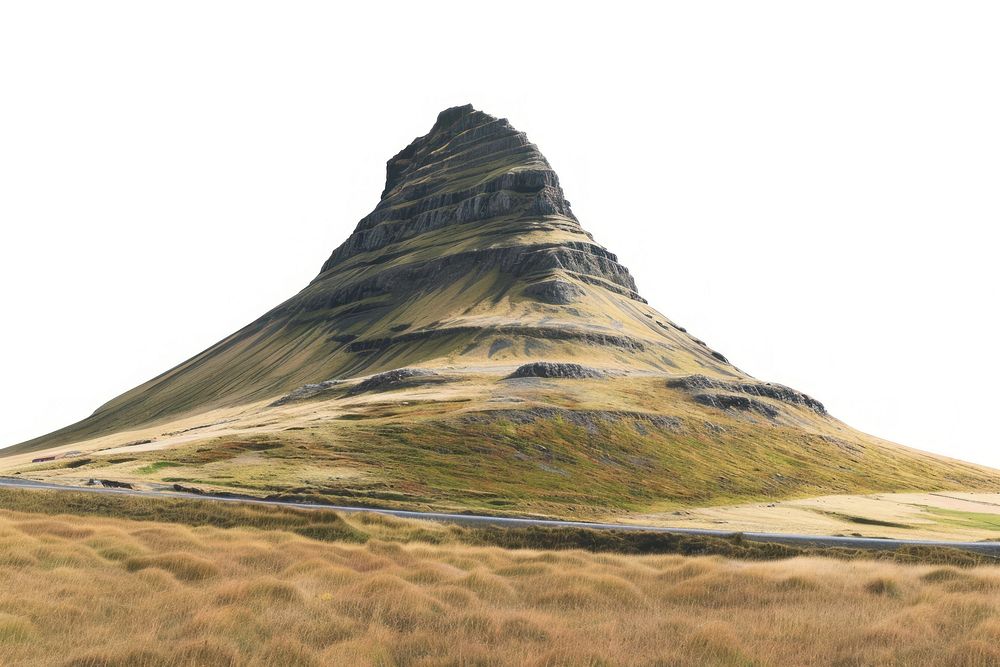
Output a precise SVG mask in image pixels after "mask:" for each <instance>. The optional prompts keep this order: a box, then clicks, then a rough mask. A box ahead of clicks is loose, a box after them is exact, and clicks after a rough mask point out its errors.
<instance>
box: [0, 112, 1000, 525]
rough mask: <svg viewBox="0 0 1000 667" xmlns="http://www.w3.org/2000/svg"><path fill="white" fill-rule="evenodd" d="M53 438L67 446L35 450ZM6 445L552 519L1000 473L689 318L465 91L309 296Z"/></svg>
mask: <svg viewBox="0 0 1000 667" xmlns="http://www.w3.org/2000/svg"><path fill="white" fill-rule="evenodd" d="M136 443H139V444H136ZM38 450H52V451H53V452H55V453H54V454H53V455H52V457H35V458H46V460H45V461H36V462H35V464H33V465H28V466H27V467H24V464H25V462H27V463H29V464H30V463H31V460H30V459H31V456H30V454H29V453H30V452H36V451H38ZM68 452H73V456H77V455H79V454H81V453H82V454H83V455H86V456H87V458H86V459H85V460H84V459H77V460H76V461H74V462H73V465H70V464H69V463H66V462H64V461H62V460H61V458H60V457H66V456H69V455H70V454H69V453H68ZM3 454H4V455H5V456H6V459H0V468H3V467H4V461H7V462H8V463H9V465H7V466H6V467H7V469H8V470H16V471H17V472H19V473H22V474H25V475H29V476H30V475H34V476H36V477H38V478H44V479H54V480H59V481H64V482H74V481H78V480H85V479H95V478H100V479H109V480H116V479H117V480H128V482H127V483H137V484H140V485H141V483H142V482H143V481H145V483H149V484H156V483H162V484H164V485H167V486H166V488H173V487H172V485H178V484H180V485H182V486H183V487H184V488H200V489H203V490H204V491H205V492H220V493H221V492H226V493H230V492H232V489H233V488H237V489H238V490H239V491H240V492H249V493H260V494H267V495H279V496H295V497H318V498H322V499H335V500H338V502H346V501H345V499H348V500H349V499H355V500H357V499H361V500H362V501H366V502H372V501H374V500H377V501H378V502H380V503H385V502H400V503H402V504H407V503H410V504H412V503H423V504H425V505H428V506H435V507H444V506H446V507H450V508H452V509H461V508H468V507H479V508H484V507H485V508H487V509H491V510H494V511H500V510H505V509H510V510H511V511H515V510H516V511H528V510H531V511H537V512H541V513H548V514H552V515H566V514H568V513H576V514H587V515H594V514H595V513H597V512H599V511H601V510H600V508H608V507H612V508H615V509H616V511H623V510H625V509H628V508H633V509H634V508H638V507H644V506H647V505H650V504H655V503H658V502H670V503H680V504H684V503H692V502H708V501H711V500H724V501H727V502H728V501H732V500H733V499H740V498H761V497H767V498H770V497H780V496H787V495H792V494H802V493H806V492H817V493H836V492H843V491H850V490H870V491H881V490H886V489H896V488H899V489H903V488H946V487H949V485H951V486H955V485H967V484H969V483H972V481H974V482H975V483H976V484H979V485H980V486H982V485H990V484H994V483H996V482H997V480H996V478H995V477H994V473H992V472H986V471H983V469H981V468H976V467H975V466H967V465H965V464H960V463H957V462H950V461H946V460H944V459H939V458H937V457H932V456H930V455H926V454H922V453H919V452H913V451H911V450H906V449H903V448H900V447H898V446H895V445H892V444H891V443H885V442H882V441H879V440H877V439H874V438H871V437H870V436H866V435H864V434H861V433H858V432H856V431H854V430H852V429H850V428H849V427H847V426H845V425H844V424H842V423H840V422H838V421H837V420H835V419H833V418H832V417H830V416H829V415H828V414H827V413H826V410H825V408H824V407H823V405H822V404H821V403H820V402H819V401H816V400H815V399H813V398H811V397H809V396H806V395H805V394H803V393H801V392H799V391H796V390H794V389H790V388H788V387H784V386H782V385H777V384H772V383H766V382H760V381H758V380H756V379H754V378H752V377H750V376H748V375H747V374H745V373H743V372H742V371H740V370H739V369H738V368H736V367H735V366H733V365H732V364H730V363H729V361H728V360H727V359H726V357H725V356H723V355H722V354H721V353H719V352H717V351H715V350H712V349H711V348H709V347H708V345H706V343H704V342H703V341H701V340H700V339H698V338H695V337H694V336H692V335H691V334H689V333H688V332H687V330H686V329H684V328H683V327H680V326H678V325H676V324H674V323H673V322H671V321H670V320H669V319H668V318H667V317H665V316H664V315H662V314H661V313H659V312H658V311H656V310H655V309H654V308H652V307H651V306H650V305H649V303H648V302H647V301H646V300H645V299H644V298H642V297H641V296H640V295H639V291H638V288H637V287H636V284H635V281H634V280H633V278H632V276H631V275H630V274H629V271H628V269H626V268H625V267H624V266H623V265H622V264H621V263H620V262H619V261H618V258H617V257H616V256H615V255H614V254H613V253H611V252H610V251H608V250H607V249H605V248H604V247H603V246H601V245H600V244H599V243H597V241H595V239H594V238H593V237H592V236H591V235H590V234H589V233H587V232H586V231H585V230H584V229H583V228H582V227H581V225H580V222H579V221H578V220H577V218H576V216H575V215H574V214H573V211H572V208H571V206H570V203H569V201H568V200H567V199H566V196H565V194H564V192H563V189H562V186H561V184H560V181H559V178H558V176H557V175H556V173H555V171H554V170H553V169H552V167H551V165H550V164H549V162H548V161H547V160H546V159H545V157H544V156H543V155H542V153H541V152H540V151H539V150H538V148H537V147H536V146H535V145H534V144H532V143H531V142H530V141H529V140H528V138H527V137H526V136H525V134H524V133H523V132H519V131H517V130H516V129H514V128H513V127H512V126H511V124H510V123H509V122H508V121H507V120H506V119H502V118H495V117H493V116H491V115H489V114H486V113H483V112H481V111H477V110H475V109H473V108H472V107H471V106H469V105H466V106H460V107H454V108H451V109H447V110H445V111H443V112H441V113H440V115H439V116H438V118H437V120H436V122H435V123H434V125H433V126H432V127H431V129H430V131H429V132H428V133H427V134H425V135H423V136H421V137H418V138H416V139H414V140H413V142H412V143H410V145H409V146H407V147H406V148H404V149H403V150H401V151H400V152H399V153H397V154H396V155H395V156H394V157H392V158H391V159H390V160H389V161H388V163H387V164H386V182H385V188H384V190H383V192H382V195H381V199H380V201H379V202H378V204H377V205H376V206H375V208H374V210H372V212H371V213H369V214H368V215H366V216H365V217H364V218H362V219H361V221H360V222H358V223H357V225H356V227H355V229H354V231H353V233H351V235H350V236H349V237H348V238H347V240H346V241H345V242H344V243H343V244H341V245H340V247H338V248H336V249H335V250H334V251H333V252H332V253H331V255H330V257H329V259H328V260H327V261H326V262H325V263H324V264H323V266H322V267H321V268H320V271H319V274H318V275H317V276H316V278H315V279H314V280H312V282H310V283H309V285H307V286H306V287H305V288H304V289H303V290H302V291H301V292H299V293H298V294H296V295H294V296H292V297H291V298H290V299H288V300H287V301H285V302H284V303H281V304H279V305H278V306H276V307H275V308H274V309H272V310H271V311H269V312H267V313H265V314H264V315H263V316H261V317H260V318H258V319H257V320H256V321H254V322H252V323H250V324H248V325H247V326H245V327H244V328H242V329H241V330H239V331H237V332H236V333H234V334H232V335H231V336H229V337H227V338H226V339H224V340H222V341H220V342H218V343H216V344H215V345H213V346H211V347H210V348H208V349H207V350H205V351H204V352H202V353H200V354H198V355H197V356H195V357H193V358H192V359H189V360H187V361H185V362H184V363H182V364H180V365H178V366H177V367H175V368H173V369H171V370H169V371H167V372H165V373H163V374H162V375H160V376H158V377H156V378H153V379H152V380H150V381H149V382H146V383H145V384H143V385H141V386H139V387H136V388H135V389H132V390H131V391H129V392H126V393H125V394H122V395H121V396H119V397H117V398H115V399H113V400H111V401H110V402H108V403H106V404H105V405H103V406H101V407H100V408H98V409H97V411H96V412H94V414H93V415H92V416H90V417H89V418H87V419H85V420H83V421H82V422H79V423H77V424H74V425H71V426H68V427H66V428H64V429H62V430H60V431H56V432H55V433H51V434H49V435H46V436H42V437H41V438H37V439H35V440H32V441H29V442H26V443H22V444H21V445H17V446H15V447H12V448H8V449H7V450H4V452H3ZM19 457H20V458H19ZM25 457H27V458H25ZM160 469H164V470H166V472H164V473H162V474H160V473H157V471H159V470H160ZM157 475H159V476H157ZM574 508H575V509H574ZM581 508H589V509H587V510H586V511H584V510H583V509H581Z"/></svg>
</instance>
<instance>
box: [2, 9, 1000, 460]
mask: <svg viewBox="0 0 1000 667" xmlns="http://www.w3.org/2000/svg"><path fill="white" fill-rule="evenodd" d="M996 8H997V5H996V4H995V3H990V2H983V3H965V2H939V3H926V2H912V1H909V2H898V3H894V2H841V3H811V2H805V3H804V2H788V3H759V2H755V3H744V2H733V3H724V2H723V3H718V2H710V3H683V4H680V3H679V4H676V5H673V4H666V3H656V4H655V5H654V4H653V3H649V5H645V4H630V3H626V2H617V3H601V9H586V8H584V7H583V3H580V2H575V3H566V4H559V3H553V2H547V3H542V2H528V3H518V2H503V3H498V2H490V3H470V2H456V3H428V2H420V3H412V2H411V3H405V4H399V5H389V4H386V5H381V6H378V5H376V3H340V4H335V3H316V4H310V3H297V2H274V3H269V4H268V3H256V2H233V3H219V2H206V1H203V0H199V1H198V2H176V1H175V2H169V3H136V2H120V3H107V2H87V3H80V2H66V3H49V2H44V1H33V2H5V3H3V4H2V5H0V225H2V245H0V295H2V313H3V315H2V327H0V354H2V369H0V371H2V382H0V416H2V419H0V444H13V443H15V442H18V441H20V440H23V439H26V438H29V437H32V436H36V435H40V434H42V433H44V432H46V431H49V430H52V429H54V428H57V427H60V426H62V425H65V424H67V423H69V422H71V421H75V420H77V419H80V418H82V417H84V416H86V415H87V414H89V413H90V412H91V411H92V410H93V409H94V408H96V407H97V406H98V405H99V404H100V403H102V402H104V401H106V400H108V399H110V398H111V397H113V396H114V395H116V394H118V393H120V392H122V391H124V390H126V389H129V388H131V387H132V386H134V385H136V384H139V383H140V382H142V381H144V380H146V379H148V378H149V377H152V376H153V375H156V374H158V373H159V372H161V371H163V370H165V369H166V368H168V367H170V366H172V365H174V364H176V363H178V362H180V361H182V360H184V359H186V358H187V357H189V356H191V355H192V354H194V353H196V352H198V351H200V350H201V349H203V348H205V347H208V346H209V345H210V344H212V343H214V342H215V341H217V340H218V339H220V338H222V337H223V336H225V335H227V334H229V333H230V332H232V331H234V330H235V329H237V328H239V327H240V326H242V325H244V324H246V323H247V322H249V321H251V320H253V319H255V318H256V317H257V316H258V315H260V314H262V313H263V312H264V311H266V310H267V309H269V308H270V307H271V306H273V305H275V304H277V303H278V302H279V301H281V300H283V299H284V298H286V297H288V296H290V295H291V294H293V293H295V292H296V291H298V290H299V289H300V288H301V287H303V286H304V285H305V284H306V283H307V282H308V281H309V280H310V279H311V278H312V277H313V276H314V275H315V274H316V273H317V272H318V270H319V267H320V265H321V264H322V263H323V261H324V260H325V259H326V258H327V256H328V255H329V253H330V252H331V251H332V250H333V248H334V247H336V246H337V245H338V244H339V243H341V242H342V241H343V240H344V239H345V238H346V237H347V236H348V234H349V233H350V232H351V230H352V229H353V227H354V225H355V223H356V221H357V220H358V219H359V218H361V217H362V216H363V215H364V214H366V213H367V212H368V211H369V210H371V209H372V208H373V207H374V205H375V204H376V203H377V200H378V196H379V193H380V192H381V189H382V185H383V179H384V164H385V161H386V160H387V159H388V158H389V157H390V156H392V155H393V154H394V153H395V152H397V151H398V150H399V149H401V148H402V147H403V146H405V145H406V144H407V143H408V142H409V141H410V140H411V139H413V138H414V137H415V136H417V135H419V134H423V133H425V132H426V131H427V130H428V129H429V128H430V126H431V124H432V123H433V121H434V119H435V116H436V114H437V113H438V112H439V111H440V110H441V109H443V108H445V107H448V106H453V105H456V104H462V103H465V102H471V103H473V104H474V105H475V106H476V107H477V108H480V109H483V110H485V111H487V112H489V113H492V114H494V115H498V116H506V117H508V118H509V119H510V120H511V122H512V123H513V124H514V126H515V127H517V128H519V129H521V130H524V131H526V132H527V133H528V135H529V136H530V137H531V138H532V140H533V141H534V142H535V143H537V144H538V145H539V147H540V148H541V150H542V151H543V152H544V153H545V154H546V155H547V156H548V158H549V161H550V162H551V163H552V165H553V166H554V168H555V169H556V170H557V171H558V173H559V174H560V177H561V179H562V182H563V185H564V187H565V189H566V193H567V196H568V197H569V199H570V200H571V201H572V202H573V207H574V210H575V212H576V213H577V215H578V217H579V218H580V220H581V222H582V223H583V225H584V226H585V228H586V229H588V230H589V231H591V232H592V233H593V234H594V236H595V238H596V239H597V240H598V241H599V242H601V243H603V244H604V245H606V246H607V247H608V248H609V249H611V250H612V251H613V252H616V253H618V255H619V257H620V258H621V260H622V262H623V263H624V264H625V265H626V266H628V267H629V268H630V269H631V270H632V272H633V273H634V275H635V278H636V281H637V283H638V285H639V289H640V291H641V293H642V294H644V295H645V296H646V297H647V298H649V300H650V302H651V303H652V304H653V305H654V306H655V307H657V308H658V309H659V310H661V311H663V312H664V313H665V314H666V315H668V316H669V317H671V318H672V319H674V320H675V321H676V322H678V323H679V324H681V325H683V326H686V327H688V328H689V329H690V330H691V331H692V332H693V333H694V334H695V335H697V336H699V337H701V338H703V339H704V340H706V341H707V342H708V343H709V345H711V346H712V347H713V348H715V349H718V350H720V351H721V352H722V353H724V354H725V355H727V356H728V357H729V358H730V359H731V360H732V361H733V362H734V363H735V364H736V365H738V366H740V367H741V368H743V369H744V370H746V371H747V372H749V373H751V374H753V375H754V376H756V377H759V378H761V379H767V380H773V381H779V382H783V383H785V384H788V385H791V386H793V387H796V388H799V389H801V390H804V391H806V392H808V393H810V394H813V395H814V396H816V397H817V398H819V399H820V400H822V401H824V402H825V403H826V404H827V406H828V407H829V408H830V410H831V411H832V413H833V414H834V415H836V416H838V417H840V418H842V419H844V420H845V421H847V422H848V423H850V424H852V425H854V426H856V427H858V428H861V429H863V430H866V431H869V432H872V433H875V434H877V435H881V436H883V437H886V438H889V439H892V440H896V441H898V442H902V443H905V444H908V445H912V446H915V447H920V448H925V449H929V450H933V451H936V452H942V453H945V454H949V455H952V456H956V457H961V458H966V459H969V460H973V461H978V462H982V463H987V464H993V465H995V466H1000V450H998V447H997V445H998V444H1000V443H998V436H997V431H996V427H995V422H996V416H997V408H996V405H997V380H998V375H1000V362H998V352H997V349H998V340H997V323H998V316H997V288H998V285H1000V269H998V268H997V251H998V245H997V243H996V238H995V233H996V227H997V222H998V217H1000V216H998V214H1000V194H998V193H1000V190H998V184H1000V92H998V91H1000V86H998V82H1000V72H998V69H1000V39H998V38H997V35H998V34H1000V20H998V10H997V9H996Z"/></svg>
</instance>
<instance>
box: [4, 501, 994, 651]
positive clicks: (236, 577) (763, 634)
mask: <svg viewBox="0 0 1000 667" xmlns="http://www.w3.org/2000/svg"><path fill="white" fill-rule="evenodd" d="M57 496H58V497H57ZM63 496H66V497H68V499H63ZM74 497H76V499H75V500H74V499H73V498H74ZM118 501H122V502H121V506H120V509H122V513H123V514H124V515H128V516H132V517H142V518H145V519H146V520H134V519H122V518H109V517H107V516H99V514H101V513H108V512H113V511H114V510H115V507H114V503H116V502H118ZM0 508H2V509H0V664H3V665H67V666H68V665H75V666H84V665H88V666H97V665H102V666H104V665H122V666H125V665H128V666H130V667H131V666H141V665H243V664H252V665H273V666H275V667H279V666H280V667H285V666H288V665H341V664H344V665H567V664H568V665H655V664H661V665H675V664H716V665H872V664H899V665H941V664H949V665H992V664H997V663H998V661H1000V621H998V618H1000V567H995V566H977V567H956V566H953V565H941V564H936V565H931V564H899V563H894V562H887V561H875V560H840V559H836V560H835V559H831V558H819V557H796V558H791V559H784V560H768V561H755V560H743V559H730V558H724V557H721V556H683V555H671V554H666V555H664V554H660V555H626V554H620V553H595V552H592V551H584V550H579V549H576V550H558V551H546V550H539V549H506V548H500V547H496V546H477V545H474V544H468V543H462V541H461V539H467V538H468V537H469V535H465V537H464V538H463V537H462V533H461V530H460V529H455V528H451V527H445V526H440V525H436V524H422V523H417V522H406V521H400V520H395V519H388V518H382V517H376V516H373V515H358V516H354V517H351V518H349V519H344V518H341V517H337V516H335V515H333V514H332V513H325V512H293V511H291V510H276V509H275V510H272V509H269V508H268V509H263V508H260V509H258V508H247V507H242V506H225V507H223V504H221V503H208V502H203V503H189V502H184V501H178V500H172V501H159V500H147V499H143V500H137V499H121V498H114V497H112V498H101V499H96V498H93V497H91V498H82V495H81V494H68V493H67V494H51V493H40V492H27V491H19V492H5V493H4V494H3V496H2V498H0ZM57 510H59V511H62V512H68V513H59V511H57ZM192 524H194V525H192ZM246 526H255V527H253V528H251V527H246ZM314 538H318V539H314Z"/></svg>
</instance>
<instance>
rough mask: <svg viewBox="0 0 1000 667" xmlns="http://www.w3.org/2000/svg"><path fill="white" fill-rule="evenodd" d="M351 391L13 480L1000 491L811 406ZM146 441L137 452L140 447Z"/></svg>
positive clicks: (481, 506)
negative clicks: (753, 407) (747, 407)
mask: <svg viewBox="0 0 1000 667" xmlns="http://www.w3.org/2000/svg"><path fill="white" fill-rule="evenodd" d="M363 386H364V385H363V384H362V383H359V382H355V381H351V382H345V383H342V384H338V385H334V386H332V387H330V388H327V389H325V390H323V391H320V392H319V393H317V394H316V395H314V396H312V397H311V398H305V399H302V400H292V401H289V402H286V403H282V404H280V405H275V404H274V403H273V402H264V403H260V404H255V405H252V406H247V407H244V408H240V409H239V410H237V411H232V412H219V413H216V414H213V415H206V416H196V417H194V418H190V419H187V420H184V421H179V422H173V423H168V424H163V425H159V426H157V427H152V428H145V429H139V430H134V431H128V432H125V433H122V434H116V435H114V436H111V437H105V438H100V439H95V440H92V441H88V442H85V443H78V444H75V445H71V446H67V447H64V448H62V449H60V450H57V452H62V453H64V452H66V451H67V450H70V449H72V450H76V451H77V453H76V454H73V455H72V456H62V455H60V457H59V458H56V459H54V460H51V461H42V462H39V463H35V464H32V463H31V462H30V461H31V458H30V457H32V456H34V455H31V454H29V455H24V456H22V457H20V458H8V459H6V460H3V459H0V470H2V471H3V472H4V473H5V474H13V473H15V472H16V473H19V474H20V475H21V476H22V477H26V478H33V479H44V480H48V481H53V482H58V483H62V484H69V485H85V484H87V483H89V482H91V480H101V479H111V480H116V481H125V482H128V483H131V484H134V485H136V486H137V487H139V488H149V489H160V490H166V491H170V490H173V489H175V485H179V487H181V488H183V489H189V490H190V489H197V490H199V491H203V492H217V493H246V494H251V495H257V496H274V497H282V498H297V499H301V500H307V501H316V502H325V503H334V504H353V505H363V506H392V507H404V508H412V509H422V508H433V509H445V510H459V511H461V510H475V511H478V512H485V513H492V514H534V515H544V516H556V517H575V518H586V519H603V518H613V517H625V516H628V515H634V514H641V513H647V512H651V511H654V510H655V511H657V512H663V511H664V510H665V509H669V508H684V507H698V506H708V505H720V504H726V503H734V502H745V501H772V500H775V499H780V498H797V497H809V496H821V495H832V494H863V493H874V492H884V491H909V490H920V491H930V490H940V489H964V490H970V489H977V490H982V491H996V490H1000V477H998V473H996V472H995V471H992V470H988V469H984V468H981V467H978V466H974V465H969V464H964V463H961V462H958V461H954V460H949V459H945V458H943V457H938V456H933V455H930V454H926V453H923V452H918V451H915V450H910V449H906V448H903V447H899V446H896V445H892V444H890V443H886V442H884V441H880V440H878V439H876V438H872V437H869V436H865V435H863V434H860V433H858V432H857V431H854V430H852V429H850V428H848V427H846V426H845V425H844V424H842V423H840V422H838V421H837V420H835V419H833V418H831V417H829V416H826V415H820V414H817V413H816V412H815V411H814V410H811V409H810V408H808V407H805V406H802V405H789V404H787V403H781V402H780V401H775V400H772V399H768V398H765V397H759V398H757V399H755V400H757V401H759V403H760V404H761V405H762V406H767V407H768V408H769V409H772V410H773V411H774V412H773V414H772V415H768V414H761V413H760V412H752V411H751V412H747V411H739V410H731V409H730V410H724V409H719V408H716V407H713V406H705V405H703V404H701V403H699V402H698V401H697V400H695V399H694V398H693V397H692V395H691V393H690V392H688V391H686V390H684V389H678V388H676V387H671V386H668V383H667V380H665V379H664V378H662V377H656V376H651V377H606V378H597V379H542V378H525V379H504V376H499V377H498V376H495V375H492V376H491V375H486V374H468V373H458V372H455V371H439V372H438V374H437V375H433V376H417V377H414V378H410V379H408V380H406V381H401V382H400V383H399V384H396V385H393V384H390V385H389V386H386V387H382V388H381V389H380V390H378V391H359V389H358V388H359V387H363ZM136 443H138V444H136Z"/></svg>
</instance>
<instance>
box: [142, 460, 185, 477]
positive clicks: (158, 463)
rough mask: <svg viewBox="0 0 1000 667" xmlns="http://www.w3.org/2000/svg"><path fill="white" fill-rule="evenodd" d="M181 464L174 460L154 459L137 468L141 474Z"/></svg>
mask: <svg viewBox="0 0 1000 667" xmlns="http://www.w3.org/2000/svg"><path fill="white" fill-rule="evenodd" d="M180 465H182V464H180V463H178V462H176V461H155V462H153V463H150V464H149V465H147V466H142V467H141V468H139V470H138V472H139V474H141V475H151V474H153V473H154V472H157V471H160V470H163V469H164V468H176V467H178V466H180Z"/></svg>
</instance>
